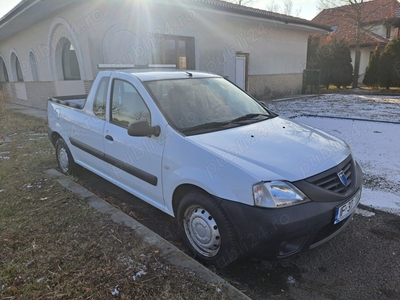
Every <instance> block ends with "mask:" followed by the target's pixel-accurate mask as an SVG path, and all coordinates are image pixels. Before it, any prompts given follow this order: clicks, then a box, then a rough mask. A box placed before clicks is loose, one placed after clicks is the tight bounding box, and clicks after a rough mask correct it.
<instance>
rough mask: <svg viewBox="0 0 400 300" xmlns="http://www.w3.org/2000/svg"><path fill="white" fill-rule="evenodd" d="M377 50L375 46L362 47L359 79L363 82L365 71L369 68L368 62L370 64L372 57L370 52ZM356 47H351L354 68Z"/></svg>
mask: <svg viewBox="0 0 400 300" xmlns="http://www.w3.org/2000/svg"><path fill="white" fill-rule="evenodd" d="M374 50H375V47H373V46H371V47H362V48H361V49H360V52H361V58H360V70H359V75H360V76H359V79H358V82H360V83H362V81H363V79H364V75H365V72H366V70H367V67H368V64H369V58H370V54H371V52H373V51H374ZM355 53H356V51H355V49H354V48H352V49H351V61H352V65H353V68H354V61H355Z"/></svg>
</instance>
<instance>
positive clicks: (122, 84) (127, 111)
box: [110, 79, 151, 127]
mask: <svg viewBox="0 0 400 300" xmlns="http://www.w3.org/2000/svg"><path fill="white" fill-rule="evenodd" d="M111 107H112V109H111V116H110V120H111V122H112V123H115V124H117V125H120V126H123V127H128V124H129V123H131V122H136V121H139V120H146V121H147V122H148V123H149V125H150V124H151V119H150V111H149V109H148V107H147V106H146V103H145V102H144V100H143V99H142V97H141V96H140V95H139V93H138V91H137V90H136V89H135V87H134V86H133V85H132V84H130V83H129V82H126V81H122V80H118V79H116V80H114V83H113V91H112V98H111Z"/></svg>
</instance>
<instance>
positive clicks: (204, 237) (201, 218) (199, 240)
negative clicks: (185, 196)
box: [183, 206, 221, 257]
mask: <svg viewBox="0 0 400 300" xmlns="http://www.w3.org/2000/svg"><path fill="white" fill-rule="evenodd" d="M183 226H184V228H185V232H186V236H187V237H188V239H189V242H190V244H192V246H193V247H194V248H195V249H196V251H197V252H199V253H200V254H202V255H204V256H207V257H213V256H215V255H216V254H217V253H218V251H219V249H220V247H221V236H220V233H219V229H218V226H217V223H216V222H215V220H214V218H213V217H212V216H211V214H210V213H209V212H208V211H206V210H205V209H204V208H202V207H200V206H190V207H189V208H188V209H187V210H186V212H185V216H184V221H183Z"/></svg>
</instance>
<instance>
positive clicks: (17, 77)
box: [11, 52, 24, 81]
mask: <svg viewBox="0 0 400 300" xmlns="http://www.w3.org/2000/svg"><path fill="white" fill-rule="evenodd" d="M11 73H12V81H24V75H23V73H22V69H21V64H20V62H19V59H18V57H17V55H16V53H15V52H12V53H11Z"/></svg>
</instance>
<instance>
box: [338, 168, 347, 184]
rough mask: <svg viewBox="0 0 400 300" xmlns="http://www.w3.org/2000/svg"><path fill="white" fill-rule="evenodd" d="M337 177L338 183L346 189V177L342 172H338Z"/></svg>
mask: <svg viewBox="0 0 400 300" xmlns="http://www.w3.org/2000/svg"><path fill="white" fill-rule="evenodd" d="M337 175H338V177H339V179H340V182H341V183H343V185H344V186H346V187H347V186H348V185H349V182H348V181H347V177H346V175H345V174H344V172H343V170H342V171H340V172H339V173H337Z"/></svg>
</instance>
